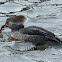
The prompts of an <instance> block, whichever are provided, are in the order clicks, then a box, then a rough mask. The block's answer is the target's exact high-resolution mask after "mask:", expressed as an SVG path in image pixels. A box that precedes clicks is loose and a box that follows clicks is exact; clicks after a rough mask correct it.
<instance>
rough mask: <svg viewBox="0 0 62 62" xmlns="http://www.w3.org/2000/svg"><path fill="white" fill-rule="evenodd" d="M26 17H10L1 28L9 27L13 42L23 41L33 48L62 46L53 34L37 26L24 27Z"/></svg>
mask: <svg viewBox="0 0 62 62" xmlns="http://www.w3.org/2000/svg"><path fill="white" fill-rule="evenodd" d="M26 20H27V17H25V16H23V15H19V16H14V17H10V18H8V19H7V20H6V23H5V25H3V27H2V29H3V28H6V27H9V28H10V29H11V30H12V33H11V35H10V36H11V38H12V39H14V40H24V41H27V42H31V43H33V44H34V45H35V46H38V45H45V44H46V45H60V44H62V41H61V39H59V38H58V37H57V36H56V35H55V34H54V33H52V32H50V31H48V30H47V29H44V28H42V27H38V26H29V27H24V22H25V21H26Z"/></svg>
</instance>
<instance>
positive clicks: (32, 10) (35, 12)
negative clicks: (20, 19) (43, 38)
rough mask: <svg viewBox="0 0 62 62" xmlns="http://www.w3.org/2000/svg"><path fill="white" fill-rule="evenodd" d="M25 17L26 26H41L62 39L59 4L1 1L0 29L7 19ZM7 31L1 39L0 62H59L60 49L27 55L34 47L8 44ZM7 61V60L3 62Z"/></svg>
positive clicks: (41, 0)
mask: <svg viewBox="0 0 62 62" xmlns="http://www.w3.org/2000/svg"><path fill="white" fill-rule="evenodd" d="M15 15H25V16H26V17H27V18H28V19H29V20H28V22H27V23H25V26H26V27H27V26H33V25H34V26H40V27H43V28H45V29H48V30H49V31H51V32H53V33H54V34H55V35H57V36H58V37H59V38H61V39H62V36H60V35H61V34H62V0H0V27H1V26H2V25H3V24H5V21H6V19H7V18H8V17H11V16H15ZM10 32H11V30H10V29H9V28H6V29H5V30H4V31H3V33H2V35H3V38H0V62H8V61H9V62H62V48H55V47H50V48H47V49H45V50H41V51H40V50H38V51H27V50H29V49H31V48H32V47H34V45H32V44H31V43H28V42H27V43H25V42H23V41H10V42H9V40H8V36H9V33H10ZM6 59H7V60H6Z"/></svg>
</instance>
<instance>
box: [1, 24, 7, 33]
mask: <svg viewBox="0 0 62 62" xmlns="http://www.w3.org/2000/svg"><path fill="white" fill-rule="evenodd" d="M6 27H8V26H6V25H3V26H2V27H1V29H0V33H1V32H2V30H4V28H6Z"/></svg>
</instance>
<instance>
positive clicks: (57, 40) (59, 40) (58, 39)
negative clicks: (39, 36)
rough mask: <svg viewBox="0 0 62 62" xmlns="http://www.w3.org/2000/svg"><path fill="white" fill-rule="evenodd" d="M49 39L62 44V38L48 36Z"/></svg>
mask: <svg viewBox="0 0 62 62" xmlns="http://www.w3.org/2000/svg"><path fill="white" fill-rule="evenodd" d="M49 40H51V41H53V42H56V43H58V44H61V45H62V40H61V39H60V38H58V37H53V38H50V39H49Z"/></svg>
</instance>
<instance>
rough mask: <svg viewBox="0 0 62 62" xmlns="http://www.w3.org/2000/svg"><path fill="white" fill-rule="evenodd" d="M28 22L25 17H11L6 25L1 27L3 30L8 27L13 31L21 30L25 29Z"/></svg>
mask: <svg viewBox="0 0 62 62" xmlns="http://www.w3.org/2000/svg"><path fill="white" fill-rule="evenodd" d="M26 20H27V18H26V17H25V16H23V15H20V16H14V17H10V18H8V19H7V20H6V23H5V25H3V26H2V27H1V30H2V29H3V28H6V27H9V28H10V29H11V30H19V29H20V28H24V25H23V23H24V22H25V21H26ZM1 30H0V31H1Z"/></svg>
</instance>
